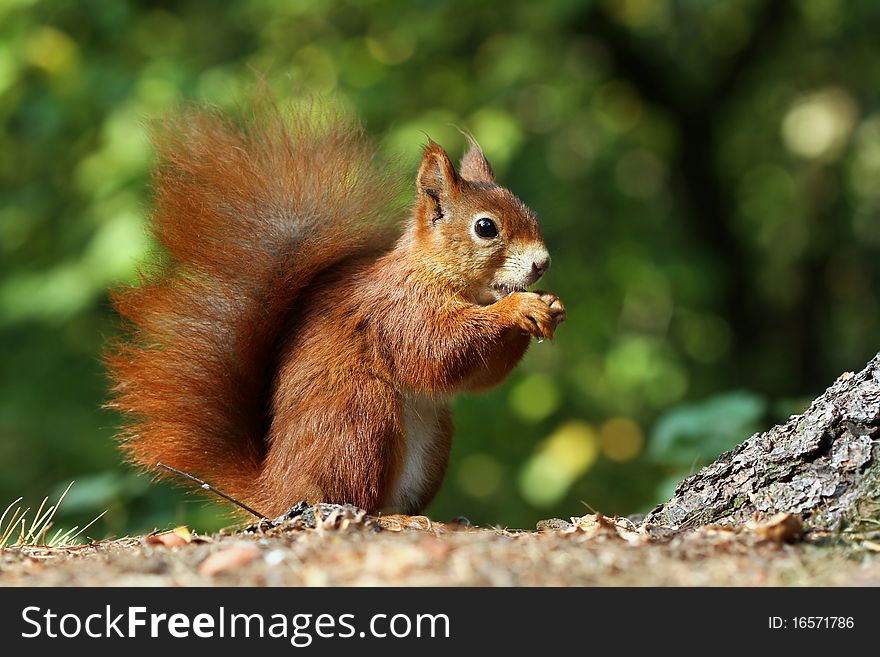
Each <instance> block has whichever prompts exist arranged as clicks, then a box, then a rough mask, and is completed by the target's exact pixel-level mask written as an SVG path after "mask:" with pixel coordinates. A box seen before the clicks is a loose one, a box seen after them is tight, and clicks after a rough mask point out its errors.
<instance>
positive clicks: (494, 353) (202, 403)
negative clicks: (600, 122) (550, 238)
mask: <svg viewBox="0 0 880 657" xmlns="http://www.w3.org/2000/svg"><path fill="white" fill-rule="evenodd" d="M155 141H156V144H157V149H158V153H159V163H158V167H157V172H156V176H155V187H156V209H155V212H154V214H153V218H152V224H151V225H152V230H153V232H154V234H155V236H156V238H157V240H158V241H159V243H160V244H161V245H162V247H163V248H164V250H165V252H167V254H168V258H167V260H166V262H164V263H163V264H161V265H160V266H158V267H157V269H156V270H155V271H153V272H152V273H150V274H148V275H146V276H145V277H144V280H143V281H142V283H141V285H140V286H139V287H133V288H127V289H124V290H121V291H119V292H117V293H116V294H115V295H114V302H115V304H116V307H117V309H118V311H119V313H120V314H121V315H122V316H123V317H124V318H126V319H127V320H128V323H127V326H128V332H127V334H126V335H125V336H124V337H123V338H122V339H121V340H120V341H118V342H117V343H116V344H115V345H114V346H113V348H112V350H111V352H110V355H109V356H108V367H109V370H110V373H111V376H112V378H113V380H114V387H113V401H112V403H111V405H112V406H113V407H115V408H117V409H119V410H121V411H123V412H124V413H126V415H127V417H128V419H129V421H128V424H127V426H126V428H125V429H124V431H123V432H122V435H121V437H120V438H121V443H122V448H123V450H124V452H125V453H126V454H127V456H128V458H129V459H130V460H132V461H133V462H135V463H137V464H139V465H141V466H143V467H144V468H148V469H152V468H154V467H155V464H156V462H157V461H162V462H165V463H167V464H169V465H171V466H173V467H176V468H178V469H181V470H184V471H187V472H191V473H193V474H199V475H201V476H203V477H205V478H208V479H209V480H210V481H211V483H213V484H215V485H216V486H218V487H220V488H221V489H225V490H227V492H229V493H231V494H232V495H234V496H236V497H238V498H240V499H242V500H243V501H245V502H247V503H249V504H251V505H252V506H255V507H256V508H258V509H259V510H261V511H263V512H264V513H266V514H269V515H272V514H276V513H281V512H283V511H285V510H286V509H287V508H288V507H289V506H290V505H292V504H293V503H295V502H297V501H298V500H299V499H308V500H309V501H311V502H317V501H329V502H350V503H354V504H357V505H359V506H361V507H363V508H365V509H367V510H369V511H377V510H380V509H392V508H393V509H395V510H399V511H403V512H416V511H418V510H420V509H421V508H423V507H424V506H425V505H426V504H427V503H428V502H429V501H430V499H431V498H432V497H433V495H434V494H435V493H436V491H437V489H438V488H439V485H440V482H441V481H442V477H443V473H444V471H445V469H446V462H447V460H448V455H449V449H450V445H451V438H452V423H451V419H450V415H449V409H448V399H449V397H450V396H451V395H453V394H454V393H456V392H458V391H461V390H478V389H483V388H486V387H490V386H492V385H495V384H497V383H498V382H499V381H500V380H502V379H503V378H504V377H505V376H506V375H507V373H508V372H509V371H510V369H512V368H513V367H514V365H515V364H516V363H517V362H518V360H519V359H520V358H521V356H522V354H523V353H524V352H525V349H526V347H527V345H528V340H529V336H530V335H533V336H538V337H552V334H553V331H554V329H555V327H556V325H557V324H558V323H559V322H560V321H562V320H563V319H564V316H565V315H564V309H563V308H562V305H561V303H560V302H559V301H558V299H556V297H555V296H553V295H548V294H543V295H541V294H536V293H528V292H524V291H523V289H524V287H525V285H526V284H528V283H530V282H533V280H534V279H535V276H536V274H537V275H538V276H539V275H540V273H541V272H543V269H544V268H546V264H549V258H545V256H546V250H545V249H544V248H543V242H542V240H541V235H540V230H539V227H538V223H537V220H536V218H535V217H534V215H533V214H532V212H531V211H530V210H529V209H528V208H526V206H524V205H523V204H522V203H521V202H520V201H519V200H518V199H516V197H515V196H513V195H512V194H511V193H510V192H508V191H507V190H504V189H503V188H501V187H498V186H497V185H496V184H495V183H494V174H493V173H492V170H491V167H490V166H489V164H488V162H487V161H486V160H485V158H484V157H483V156H482V152H481V151H479V147H478V146H476V143H473V145H472V147H471V150H470V151H469V152H468V154H467V155H466V156H465V158H464V160H463V162H462V175H459V174H458V173H457V172H456V171H455V168H454V167H453V165H452V163H451V162H450V161H449V159H448V157H447V156H446V153H445V152H444V151H443V149H442V148H440V147H439V146H438V145H437V144H434V143H433V142H431V143H430V144H429V145H428V146H427V148H426V150H425V156H424V159H423V162H422V166H421V168H420V171H419V175H418V177H417V188H418V189H417V191H418V193H417V198H416V202H415V205H414V207H413V210H412V216H411V218H410V220H409V222H408V224H407V226H406V228H405V230H404V231H403V233H402V234H400V235H397V234H396V233H397V231H396V228H395V225H396V221H395V219H396V217H397V215H398V212H397V210H396V209H395V203H394V201H395V198H396V189H397V187H396V185H395V184H394V181H393V179H392V178H391V176H389V175H388V174H386V173H385V172H386V171H388V167H387V166H385V165H383V164H382V163H380V162H378V161H377V160H376V156H375V154H374V150H373V148H372V147H371V145H370V144H369V142H368V141H367V140H366V139H365V138H364V137H363V134H362V132H361V131H360V129H359V128H358V127H357V126H356V124H354V123H353V121H351V120H350V119H347V118H345V117H341V116H339V115H338V113H334V112H332V111H328V110H327V109H326V108H320V107H319V108H315V109H313V110H311V111H308V110H306V111H299V112H294V113H292V114H291V115H290V116H284V115H282V113H281V112H279V111H277V110H275V109H273V108H272V107H262V108H259V109H258V111H257V112H256V113H255V116H254V117H253V118H252V119H251V120H250V121H249V122H247V123H244V124H239V123H236V122H235V121H233V120H232V119H230V118H228V117H225V116H223V115H221V114H219V113H213V112H205V111H197V112H191V113H188V114H186V115H184V116H183V117H181V118H179V119H177V120H176V121H172V122H169V123H167V124H165V125H164V126H163V127H162V128H161V129H160V130H159V131H158V132H157V135H156V140H155ZM468 175H470V178H468V177H467V176H468ZM478 215H486V216H491V217H493V218H494V220H495V222H496V224H497V225H498V229H499V233H500V234H499V236H498V237H497V238H496V239H492V240H485V239H481V238H479V237H477V236H475V234H474V233H473V229H472V225H473V221H474V217H475V216H478ZM535 254H537V255H535ZM535 258H538V260H540V259H541V258H545V261H544V262H537V261H536V262H533V259H535ZM539 265H540V266H539ZM412 409H417V410H418V412H414V411H413V410H412ZM423 415H426V416H427V419H425V417H422V416H423ZM419 440H423V443H419V442H418V441H419ZM420 445H421V446H420Z"/></svg>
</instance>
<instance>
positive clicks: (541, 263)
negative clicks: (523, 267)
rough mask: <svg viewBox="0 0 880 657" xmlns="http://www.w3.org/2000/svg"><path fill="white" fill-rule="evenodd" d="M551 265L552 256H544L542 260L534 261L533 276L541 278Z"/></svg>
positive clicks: (536, 278)
mask: <svg viewBox="0 0 880 657" xmlns="http://www.w3.org/2000/svg"><path fill="white" fill-rule="evenodd" d="M549 267H550V256H549V255H548V256H544V257H543V258H541V259H540V260H535V261H534V262H532V276H533V277H534V279H535V280H538V279H539V278H541V276H543V275H544V272H545V271H547V269H548V268H549Z"/></svg>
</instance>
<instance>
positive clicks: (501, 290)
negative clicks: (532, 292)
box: [492, 283, 526, 299]
mask: <svg viewBox="0 0 880 657" xmlns="http://www.w3.org/2000/svg"><path fill="white" fill-rule="evenodd" d="M492 289H493V290H495V292H496V293H497V294H498V298H499V299H503V298H504V297H506V296H509V295H511V294H513V293H514V292H523V291H524V290H525V289H526V288H525V287H524V286H522V285H512V284H509V283H496V284H495V285H493V286H492Z"/></svg>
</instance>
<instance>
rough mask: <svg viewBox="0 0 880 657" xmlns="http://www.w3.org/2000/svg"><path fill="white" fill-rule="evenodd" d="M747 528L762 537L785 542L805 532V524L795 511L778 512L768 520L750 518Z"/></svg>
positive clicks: (795, 538)
mask: <svg viewBox="0 0 880 657" xmlns="http://www.w3.org/2000/svg"><path fill="white" fill-rule="evenodd" d="M746 529H748V530H749V531H752V532H754V533H756V534H757V535H758V536H760V537H761V538H766V539H768V540H771V541H775V542H777V543H783V542H790V541H794V540H797V539H798V538H800V537H801V536H802V535H803V533H804V524H803V522H801V519H800V517H799V516H796V515H794V514H793V513H777V514H775V515H773V516H771V517H770V518H768V519H766V520H758V519H753V520H749V521H748V522H747V523H746Z"/></svg>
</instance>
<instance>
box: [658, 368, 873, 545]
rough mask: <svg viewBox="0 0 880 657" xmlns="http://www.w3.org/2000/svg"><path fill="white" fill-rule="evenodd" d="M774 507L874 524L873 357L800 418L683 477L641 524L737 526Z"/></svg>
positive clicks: (814, 520)
mask: <svg viewBox="0 0 880 657" xmlns="http://www.w3.org/2000/svg"><path fill="white" fill-rule="evenodd" d="M777 512H787V513H792V514H797V515H799V516H801V518H802V519H803V521H804V524H805V526H807V527H809V528H815V529H826V530H836V529H842V528H844V527H854V528H856V529H859V530H861V529H865V530H867V529H873V530H877V529H878V528H880V354H877V355H876V356H874V358H873V359H872V360H871V361H870V362H869V363H868V365H867V366H866V367H865V369H863V370H862V371H861V372H859V373H858V374H853V373H851V372H847V373H845V374H843V375H841V376H840V378H838V379H837V381H835V383H834V384H833V385H832V386H831V387H830V388H828V390H826V391H825V393H824V394H823V395H822V396H821V397H819V398H818V399H816V400H815V401H813V403H812V404H810V407H809V408H808V409H807V411H806V412H805V413H804V414H803V415H794V416H792V417H791V418H790V419H789V421H788V422H787V423H785V424H783V425H777V426H775V427H773V428H772V429H770V430H769V431H767V432H765V433H760V434H755V435H754V436H752V437H751V438H749V439H748V440H746V441H745V442H743V443H742V444H740V445H738V446H737V447H736V448H734V449H732V450H731V451H729V452H725V453H724V454H722V455H721V456H720V457H719V458H718V460H716V461H715V462H714V463H712V464H711V465H709V466H707V467H705V468H703V469H702V470H701V471H700V472H698V473H697V474H695V475H693V476H691V477H688V478H687V479H685V480H684V481H682V482H681V483H680V484H679V485H678V488H677V489H676V490H675V495H674V496H673V497H672V499H670V500H669V501H668V502H666V503H665V504H661V505H660V506H658V507H656V508H655V509H653V510H652V511H651V512H650V513H649V514H648V515H647V516H646V517H645V520H644V522H645V523H650V524H653V525H663V526H668V527H678V528H684V527H695V526H699V525H706V524H742V523H744V522H745V521H747V520H749V519H751V518H752V517H753V515H754V514H755V513H759V514H761V515H763V514H769V513H777Z"/></svg>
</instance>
